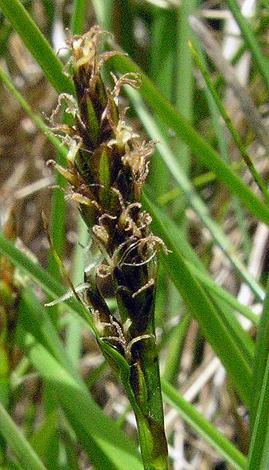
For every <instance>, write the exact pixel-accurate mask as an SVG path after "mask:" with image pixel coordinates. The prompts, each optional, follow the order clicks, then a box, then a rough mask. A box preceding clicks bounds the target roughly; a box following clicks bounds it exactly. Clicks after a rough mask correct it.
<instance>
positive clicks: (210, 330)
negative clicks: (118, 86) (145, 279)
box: [0, 0, 269, 470]
mask: <svg viewBox="0 0 269 470" xmlns="http://www.w3.org/2000/svg"><path fill="white" fill-rule="evenodd" d="M240 6H241V7H242V8H239V7H240ZM0 8H1V9H2V12H1V16H0V52H1V58H0V60H1V64H0V65H1V72H0V73H1V82H2V87H1V90H0V93H1V124H0V151H1V172H0V178H1V189H0V191H1V194H0V197H1V201H2V202H1V208H0V216H1V224H2V232H1V234H0V252H1V254H2V255H3V256H5V257H2V260H1V284H0V296H1V305H0V309H1V310H0V314H1V320H0V353H1V356H0V358H1V359H0V394H1V395H0V397H1V403H0V433H1V442H0V444H1V446H0V465H1V468H3V469H4V468H5V469H27V470H28V469H30V468H31V469H33V470H35V469H44V468H46V469H59V470H63V469H72V470H76V469H84V468H87V469H89V468H94V469H108V470H110V469H113V470H116V469H122V470H123V469H125V468H126V462H128V467H129V468H131V469H134V470H135V469H140V470H141V469H142V463H141V461H140V457H139V453H138V450H137V444H136V431H135V425H134V418H133V415H132V413H131V411H130V406H129V404H128V402H127V400H126V398H125V396H124V394H123V391H122V388H121V386H120V384H119V382H118V379H117V377H116V376H115V375H114V374H113V373H112V372H111V369H110V368H109V367H108V366H107V365H106V364H105V363H104V361H103V358H102V356H101V354H100V352H99V350H98V348H97V345H96V343H95V341H94V338H93V336H92V333H91V329H90V325H89V322H87V321H85V320H84V319H83V318H82V309H81V306H80V305H79V303H78V302H77V301H75V300H74V299H67V300H66V301H65V302H64V303H62V304H60V305H57V306H53V307H49V308H45V307H44V306H43V305H44V303H45V302H46V301H47V299H50V300H52V299H57V298H59V296H61V295H63V294H64V292H66V290H67V289H68V287H63V286H64V284H65V280H64V279H62V276H61V273H60V272H59V267H58V265H57V262H56V261H55V259H54V257H53V255H52V254H51V252H50V250H49V247H48V243H47V239H46V234H45V231H44V228H43V222H42V219H41V212H42V210H43V211H45V212H46V214H47V215H49V216H50V220H51V232H52V236H53V240H54V244H55V247H56V250H57V252H58V254H59V256H60V257H61V259H62V260H63V262H64V265H65V267H66V269H67V270H68V272H69V273H70V276H71V277H72V279H73V282H74V284H75V285H78V284H79V283H81V282H82V281H83V268H84V267H83V249H82V246H81V245H83V246H85V245H86V244H87V230H86V229H85V226H84V225H83V223H82V221H81V220H80V219H79V216H78V212H77V208H76V206H75V205H74V204H73V203H72V202H70V201H68V200H66V198H65V195H64V192H63V191H62V190H61V189H59V187H62V188H63V187H64V185H65V183H64V182H63V180H62V178H61V177H60V176H57V177H56V178H57V179H56V180H55V179H54V178H55V176H54V175H53V174H52V173H51V171H50V170H49V169H48V168H47V167H46V161H47V160H48V159H50V158H55V159H57V161H58V162H59V163H61V164H64V161H65V156H66V149H65V147H64V146H60V145H59V141H58V139H57V137H55V136H51V134H50V133H48V132H47V119H46V116H49V115H50V114H51V111H52V110H53V109H54V108H55V106H56V103H57V96H58V94H59V93H61V92H69V93H70V92H71V93H72V85H71V82H70V79H69V78H68V76H66V75H65V74H63V72H62V64H63V63H66V61H67V59H68V54H69V52H68V49H60V48H62V47H65V39H66V38H68V37H71V36H72V34H80V33H82V32H86V31H87V30H89V29H90V27H91V26H92V25H93V24H95V23H99V24H100V25H101V26H102V27H103V28H104V29H106V30H108V31H111V32H113V38H114V39H110V40H109V41H108V43H107V44H106V46H105V47H106V48H111V47H113V48H115V47H116V48H121V49H122V50H124V51H125V52H127V53H128V57H127V56H125V55H121V56H117V57H114V58H112V59H111V60H109V62H108V71H109V70H113V72H114V73H115V74H119V76H120V75H121V74H123V73H125V72H127V71H128V72H130V71H132V72H139V73H141V75H142V78H143V82H142V85H141V88H140V90H139V91H135V90H130V89H127V88H126V95H125V100H126V101H125V102H124V103H125V105H126V104H128V106H130V110H129V112H128V117H129V119H130V122H131V124H132V125H133V126H134V127H135V129H136V131H137V132H138V133H141V135H142V136H144V137H145V139H147V138H148V137H149V138H150V139H153V140H157V141H158V142H159V143H158V144H157V146H156V151H155V153H154V155H153V157H152V158H151V167H150V168H151V169H150V175H149V177H148V180H147V182H148V184H147V187H146V190H145V192H144V199H143V205H144V207H145V209H146V210H148V211H149V212H150V213H151V215H152V217H153V224H152V229H153V231H154V234H155V235H158V236H160V237H161V238H162V239H163V240H164V241H165V243H166V245H167V247H168V248H169V249H170V250H171V253H170V254H169V255H168V256H166V255H165V254H162V255H161V266H160V272H159V283H158V284H159V286H158V295H157V305H156V323H157V333H158V346H159V351H160V359H161V372H162V387H163V394H164V401H165V416H166V432H167V438H168V442H169V454H170V460H171V468H174V469H192V470H194V469H219V470H220V469H230V468H235V469H248V470H250V469H251V470H254V469H255V470H258V469H260V470H265V469H268V468H269V457H268V456H269V413H268V405H269V377H268V375H269V360H268V357H269V355H268V353H269V346H268V345H269V341H268V339H269V338H268V335H269V325H268V315H269V302H268V298H269V296H268V288H267V295H266V284H267V277H268V255H269V253H268V223H269V207H268V202H269V196H268V193H267V185H268V169H269V164H268V157H267V155H268V148H269V139H268V132H267V128H268V117H267V116H268V90H269V72H268V70H269V68H268V58H267V52H268V20H269V3H268V1H267V0H263V1H256V2H255V1H253V2H250V1H247V0H245V1H244V2H242V5H241V2H238V1H235V0H228V1H226V2H221V1H210V0H208V1H204V2H202V1H200V2H199V1H198V0H189V1H187V0H183V1H182V2H177V1H175V0H173V1H172V0H155V1H153V0H151V1H146V0H145V1H139V0H128V1H127V0H126V1H125V2H122V1H114V2H113V1H110V0H102V1H101V0H92V1H91V2H90V1H88V2H87V1H85V0H74V1H73V2H72V1H52V0H32V1H31V0H25V1H23V2H21V3H20V2H19V1H18V0H8V1H6V0H0ZM65 28H68V30H65ZM188 41H189V42H188ZM190 43H191V44H190ZM59 49H60V51H59V53H58V55H57V54H56V52H57V51H58V50H59ZM106 80H107V82H109V81H110V76H109V73H107V75H106ZM51 186H56V189H54V190H53V191H52V189H51ZM67 199H68V198H67ZM90 262H91V260H85V263H86V265H87V264H89V263H90ZM108 302H109V304H110V305H111V308H113V305H114V299H112V298H108Z"/></svg>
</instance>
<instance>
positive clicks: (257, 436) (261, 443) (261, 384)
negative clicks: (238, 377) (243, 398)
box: [247, 283, 269, 470]
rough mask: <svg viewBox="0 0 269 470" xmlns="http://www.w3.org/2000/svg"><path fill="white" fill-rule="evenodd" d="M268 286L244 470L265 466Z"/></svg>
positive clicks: (268, 447) (268, 426)
mask: <svg viewBox="0 0 269 470" xmlns="http://www.w3.org/2000/svg"><path fill="white" fill-rule="evenodd" d="M268 344H269V283H268V286H267V295H266V299H265V303H264V309H263V314H262V318H261V321H260V326H259V329H258V338H257V343H256V357H255V362H254V368H253V370H254V374H253V394H252V406H251V410H250V411H251V414H250V418H251V428H252V434H251V442H250V450H249V456H248V465H247V469H248V470H254V469H255V470H263V469H265V468H266V469H267V468H268V465H269V461H268V456H269V414H268V409H269V348H268Z"/></svg>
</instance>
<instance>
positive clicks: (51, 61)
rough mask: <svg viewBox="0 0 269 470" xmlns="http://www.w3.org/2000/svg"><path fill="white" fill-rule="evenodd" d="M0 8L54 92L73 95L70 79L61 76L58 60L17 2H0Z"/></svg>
mask: <svg viewBox="0 0 269 470" xmlns="http://www.w3.org/2000/svg"><path fill="white" fill-rule="evenodd" d="M0 8H1V9H2V11H3V13H4V15H5V16H6V17H7V18H8V20H9V21H10V23H11V25H12V26H13V28H14V29H15V30H16V31H17V32H18V33H19V35H20V37H21V39H22V40H23V42H24V43H25V45H26V46H27V48H28V49H29V51H30V52H31V53H32V55H33V56H34V58H35V59H36V61H37V62H38V64H39V65H40V67H41V68H42V69H43V72H44V74H45V75H46V77H47V78H48V80H49V81H50V82H51V84H52V85H53V86H54V88H55V90H57V92H58V93H61V92H62V91H65V92H67V93H73V90H74V87H73V85H72V82H71V80H70V78H69V77H67V76H66V75H64V74H63V71H62V64H61V62H60V60H59V59H58V58H57V57H56V55H55V52H54V51H53V50H52V48H51V47H50V45H49V44H48V42H47V41H46V39H45V38H44V36H43V34H42V33H41V32H40V30H39V29H38V27H37V26H36V25H35V23H34V22H33V20H32V19H31V17H30V15H29V14H28V13H27V11H26V10H25V8H24V7H23V6H22V4H21V3H20V2H19V0H8V2H7V1H6V0H0Z"/></svg>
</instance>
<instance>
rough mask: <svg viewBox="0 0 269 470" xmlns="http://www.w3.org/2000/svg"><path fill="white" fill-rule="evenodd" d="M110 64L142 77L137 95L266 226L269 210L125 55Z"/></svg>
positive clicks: (123, 71)
mask: <svg viewBox="0 0 269 470" xmlns="http://www.w3.org/2000/svg"><path fill="white" fill-rule="evenodd" d="M110 61H111V62H112V63H113V66H114V68H115V69H116V70H118V71H119V72H120V73H127V72H134V73H139V74H140V75H141V77H142V85H141V88H140V93H141V95H142V97H143V98H144V100H145V101H146V102H147V103H148V104H149V105H150V106H151V107H152V109H153V110H154V111H155V112H156V113H157V114H158V115H159V116H160V118H161V119H162V120H163V121H164V122H165V123H166V124H167V126H168V127H170V128H171V129H173V130H174V131H175V133H176V134H177V135H178V137H179V138H181V139H182V140H183V141H184V142H185V143H186V144H187V145H189V147H190V148H191V150H192V151H193V153H194V154H195V155H196V156H197V157H198V158H199V159H200V160H201V161H202V162H203V163H204V164H205V165H206V166H207V167H208V168H209V169H210V170H212V171H213V172H214V173H215V174H216V175H217V176H218V178H219V179H220V180H221V181H222V182H223V183H224V184H225V185H226V186H227V187H228V188H229V190H230V191H231V192H232V193H233V194H235V195H236V196H238V198H239V199H240V200H241V201H242V203H243V204H244V205H245V206H246V207H247V208H248V210H249V211H250V212H251V213H252V214H253V215H255V216H256V217H258V218H259V219H260V220H261V221H263V222H265V223H266V224H269V208H268V207H267V206H266V205H265V204H264V203H263V202H262V201H260V199H259V198H257V197H256V196H255V195H254V194H253V193H252V191H251V190H250V189H249V188H248V187H247V186H246V185H245V184H244V183H243V182H242V181H241V180H240V178H239V177H238V176H237V175H236V174H235V173H233V171H232V170H231V169H230V168H229V167H228V166H227V165H226V164H225V163H224V162H223V161H222V160H221V159H220V157H219V156H218V154H217V153H216V152H215V151H214V150H213V149H212V148H211V147H210V146H209V144H207V142H206V141H205V140H204V139H203V138H202V137H201V136H200V135H199V134H198V133H197V132H196V131H195V130H194V129H193V128H192V127H191V126H190V125H189V124H188V123H187V122H186V121H185V119H183V117H182V116H181V115H180V114H179V113H178V112H177V111H176V110H175V109H174V108H173V107H172V106H171V105H170V104H169V103H168V102H167V100H166V99H165V98H164V97H163V96H162V95H161V94H160V93H159V92H158V91H157V90H156V88H155V87H154V85H153V84H152V82H151V81H150V79H149V78H148V77H147V76H146V75H145V74H144V73H143V72H142V70H141V69H140V68H139V67H138V66H137V65H136V64H135V63H134V62H133V61H132V60H131V59H130V58H128V57H125V56H118V57H117V56H115V57H113V58H112V59H110Z"/></svg>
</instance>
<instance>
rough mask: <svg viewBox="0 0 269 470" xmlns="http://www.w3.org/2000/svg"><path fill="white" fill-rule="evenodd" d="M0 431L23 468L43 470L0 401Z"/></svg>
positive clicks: (25, 469)
mask: <svg viewBox="0 0 269 470" xmlns="http://www.w3.org/2000/svg"><path fill="white" fill-rule="evenodd" d="M0 433H1V434H2V436H3V437H4V438H5V440H6V442H7V443H8V445H9V446H10V448H11V449H12V451H13V452H14V454H15V455H16V457H17V459H18V461H19V462H20V464H21V466H22V468H23V469H24V470H29V468H31V470H45V467H44V465H43V463H42V462H41V460H40V459H39V457H38V456H37V455H36V453H35V452H34V450H33V448H32V447H31V445H30V444H29V442H28V441H27V440H26V439H25V437H24V436H23V434H22V432H21V431H20V430H19V428H18V427H17V426H16V424H15V423H14V421H13V420H12V418H11V417H10V415H9V414H8V412H7V411H6V410H5V408H4V406H3V405H2V403H1V402H0Z"/></svg>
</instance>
